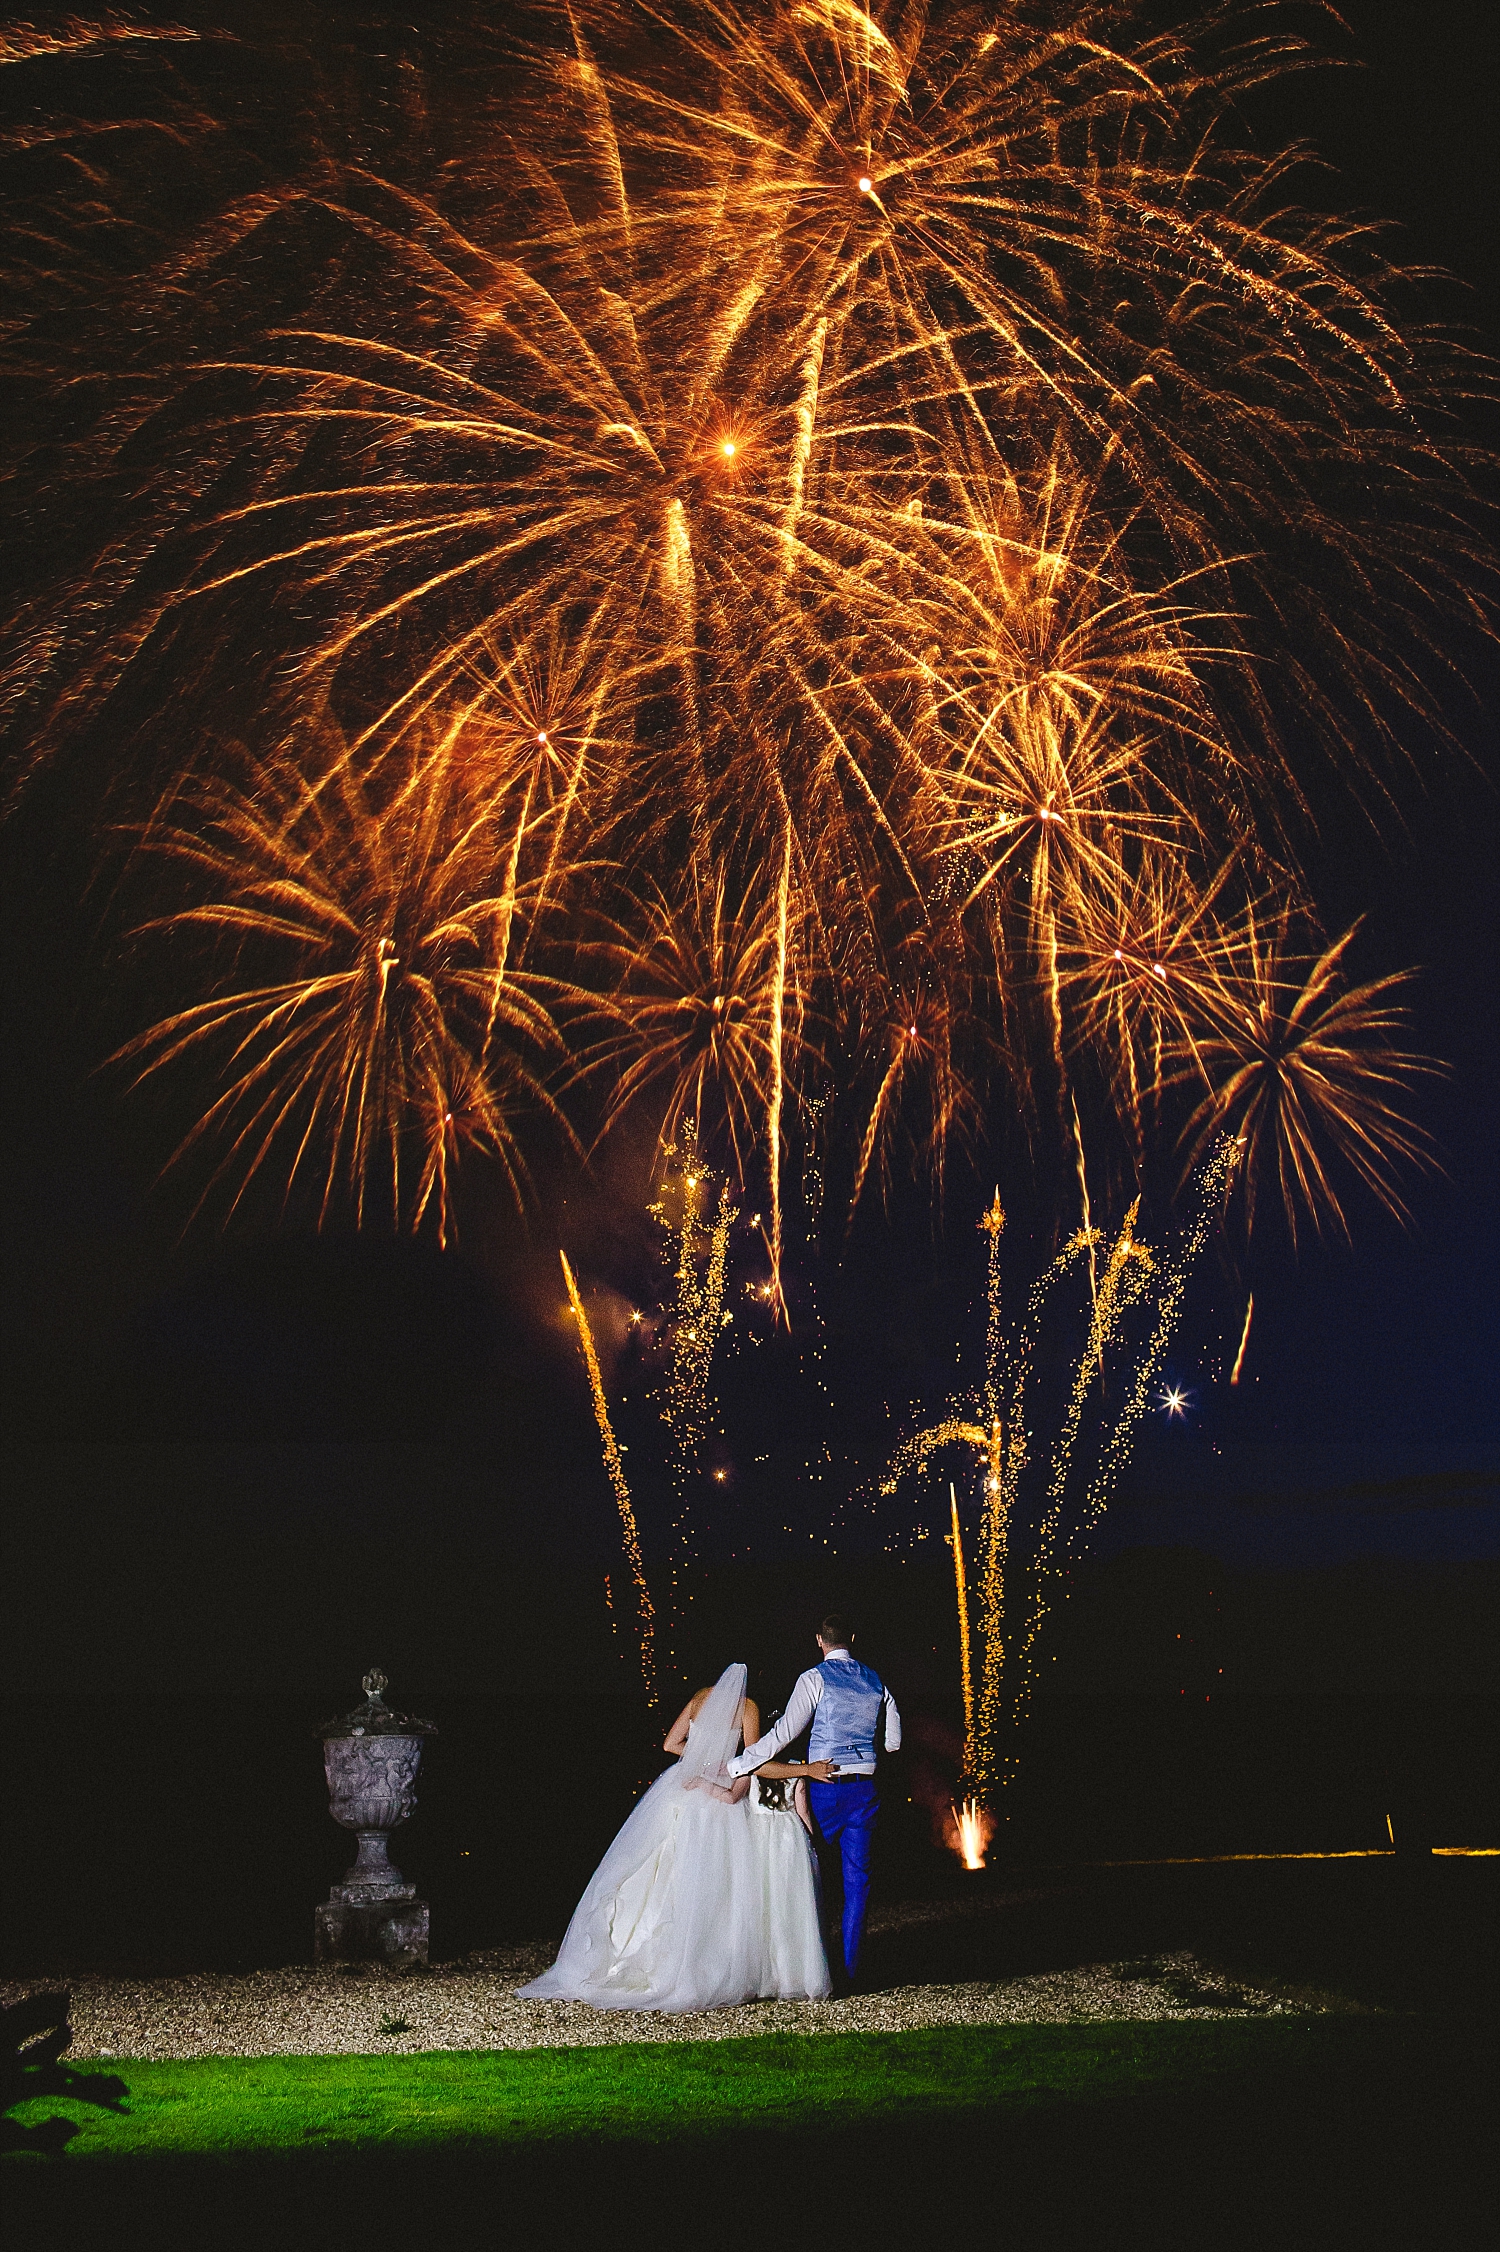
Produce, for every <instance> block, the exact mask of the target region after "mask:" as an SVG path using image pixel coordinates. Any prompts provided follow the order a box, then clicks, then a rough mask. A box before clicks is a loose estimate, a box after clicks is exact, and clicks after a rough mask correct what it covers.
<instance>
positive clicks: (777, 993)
mask: <svg viewBox="0 0 1500 2252" xmlns="http://www.w3.org/2000/svg"><path fill="white" fill-rule="evenodd" d="M791 883H792V824H791V817H790V815H787V816H786V825H785V834H784V841H783V848H782V856H781V882H780V883H779V884H778V886H777V888H776V978H775V982H774V984H773V986H772V988H771V1100H770V1103H769V1104H768V1106H767V1118H766V1143H767V1149H766V1156H767V1161H768V1163H769V1165H770V1168H771V1294H772V1303H773V1304H774V1306H775V1309H776V1316H777V1319H778V1320H779V1321H785V1320H786V1318H787V1314H786V1299H785V1297H784V1296H783V1294H782V1288H781V1249H782V1245H781V1103H782V1093H783V1089H784V1085H785V1059H784V1056H783V1044H784V1034H785V1020H786V973H787V955H786V942H787V901H788V897H789V895H790V891H791Z"/></svg>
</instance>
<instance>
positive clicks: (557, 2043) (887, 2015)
mask: <svg viewBox="0 0 1500 2252" xmlns="http://www.w3.org/2000/svg"><path fill="white" fill-rule="evenodd" d="M929 1913H930V1911H927V1910H925V1909H924V1908H923V1907H922V1906H919V1905H915V1904H914V1905H913V1907H912V1908H909V1909H906V1910H903V1909H900V1908H894V1909H887V1910H886V1911H885V1914H884V1916H883V1917H882V1919H881V1921H882V1922H883V1923H884V1924H885V1925H886V1927H887V1928H893V1927H899V1926H900V1925H901V1924H903V1923H909V1922H914V1921H926V1920H927V1918H928V1914H929ZM554 1952H555V1950H554V1948H553V1947H552V1946H550V1945H545V1944H544V1945H534V1946H527V1947H515V1948H508V1949H495V1950H492V1951H490V1952H488V1953H485V1954H478V1955H471V1956H469V1957H467V1958H466V1959H465V1960H464V1961H463V1962H461V1963H446V1964H440V1965H437V1966H435V1967H434V1968H433V1969H432V1970H431V1971H428V1972H426V1973H416V1974H407V1975H402V1974H399V1973H396V1972H391V1971H386V1970H383V1969H378V1968H375V1967H373V1966H369V1967H367V1966H361V1967H360V1968H358V1969H354V1970H336V1969H326V1968H318V1969H314V1968H307V1967H292V1968H289V1969H285V1970H273V1971H255V1972H252V1973H250V1974H248V1975H247V1976H243V1977H230V1976H226V1975H222V1974H218V1973H200V1974H196V1975H192V1976H185V1977H176V1978H104V1977H95V1976H86V1977H80V1978H77V1979H74V1980H73V1981H72V1982H71V1990H72V1995H73V2011H72V2024H73V2044H72V2048H71V2050H70V2052H69V2056H70V2060H71V2059H79V2060H81V2059H84V2058H98V2057H150V2058H162V2059H166V2058H182V2057H199V2056H353V2055H367V2054H369V2053H371V2052H377V2053H378V2052H383V2051H393V2052H398V2053H399V2052H401V2051H415V2050H419V2049H533V2048H576V2047H601V2046H608V2045H610V2044H612V2043H618V2042H622V2041H701V2040H731V2039H735V2038H737V2037H740V2036H743V2035H746V2034H760V2033H871V2032H876V2033H888V2032H904V2031H907V2030H910V2029H912V2028H915V2027H918V2026H938V2025H1047V2024H1051V2025H1056V2024H1070V2023H1078V2022H1080V2021H1083V2022H1087V2021H1094V2022H1111V2021H1115V2022H1118V2021H1120V2020H1127V2019H1143V2018H1156V2019H1161V2018H1179V2019H1185V2018H1213V2017H1247V2016H1264V2015H1268V2014H1272V2015H1289V2014H1292V2013H1293V2012H1298V2013H1301V2012H1308V2011H1315V2012H1323V2011H1327V2010H1335V2009H1343V2008H1347V2007H1349V2005H1348V2004H1347V2003H1344V2002H1342V2001H1340V2000H1339V1999H1338V1998H1337V1997H1334V1996H1331V1995H1324V1994H1314V1993H1309V1992H1305V1991H1301V1990H1299V1991H1297V1992H1295V1993H1292V1992H1290V1991H1288V1992H1283V1993H1272V1992H1270V1991H1267V1990H1263V1989H1257V1988H1251V1987H1247V1986H1245V1985H1244V1984H1243V1982H1231V1981H1229V1980H1228V1979H1227V1978H1226V1977H1225V1976H1224V1975H1223V1974H1222V1973H1221V1972H1219V1971H1217V1970H1215V1969H1212V1968H1210V1967H1209V1966H1207V1965H1205V1964H1203V1963H1200V1962H1198V1961H1196V1960H1195V1959H1194V1958H1193V1957H1192V1956H1191V1955H1188V1954H1174V1955H1165V1956H1159V1957H1156V1958H1153V1968H1154V1971H1155V1975H1154V1976H1151V1975H1146V1976H1143V1975H1140V1967H1139V1966H1138V1965H1136V1964H1126V1965H1122V1964H1108V1963H1093V1964H1088V1965H1085V1966H1083V1967H1080V1968H1078V1969H1074V1970H1064V1971H1054V1972H1050V1973H1048V1974H1046V1975H1045V1976H1039V1977H1032V1978H1013V1979H1003V1980H998V1981H979V1980H975V1981H972V1982H965V1983H961V1984H956V1985H942V1986H937V1985H933V1986H894V1987H889V1988H887V1989H885V1990H884V1991H882V1992H879V1993H868V1994H856V1995H853V1996H850V1997H848V1998H846V1999H843V2000H837V2001H829V2002H750V2003H746V2004H743V2005H741V2006H740V2007H738V2008H735V2009H726V2010H710V2011H705V2012H703V2013H702V2014H694V2015H680V2016H669V2015H667V2014H665V2013H664V2012H660V2011H635V2010H630V2011H618V2012H616V2011H602V2010H593V2009H590V2008H588V2007H587V2006H586V2005H585V2004H583V2003H577V2002H522V2001H518V2000H517V1998H516V1995H515V1991H514V1990H515V1988H516V1987H517V1986H519V1985H523V1984H524V1983H525V1982H526V1980H528V1979H530V1978H534V1977H535V1976H536V1974H537V1972H538V1971H539V1970H542V1969H544V1968H545V1966H546V1965H547V1964H548V1963H549V1962H550V1961H551V1960H552V1956H553V1953H554ZM49 1983H60V1982H49V1981H46V1980H42V1979H29V1980H25V1981H11V1982H9V1983H5V1984H0V1999H3V2000H4V2001H6V2002H14V2001H18V2000H19V1999H20V1998H21V1997H22V1995H24V1994H28V1993H35V1992H38V1991H42V1990H45V1989H46V1988H47V1986H48V1985H49ZM1173 1987H1175V1988H1176V1990H1177V1991H1178V1992H1179V1993H1181V1992H1183V1991H1184V1990H1185V1989H1192V1990H1194V1991H1193V1995H1192V1999H1191V2001H1189V2002H1186V2003H1184V2002H1181V2001H1174V2000H1173V1999H1172V1994H1171V1991H1170V1989H1171V1988H1173ZM402 2020H404V2021H405V2024H404V2027H403V2029H402V2030H400V2031H399V2032H398V2031H394V2030H393V2031H389V2032H383V2031H382V2030H381V2028H382V2024H385V2025H387V2026H394V2025H396V2024H399V2023H400V2022H401V2021H402Z"/></svg>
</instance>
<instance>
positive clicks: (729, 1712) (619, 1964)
mask: <svg viewBox="0 0 1500 2252" xmlns="http://www.w3.org/2000/svg"><path fill="white" fill-rule="evenodd" d="M817 1639H818V1647H819V1649H820V1650H821V1652H822V1654H823V1655H822V1663H821V1664H820V1665H816V1666H813V1667H811V1668H810V1669H809V1671H808V1672H806V1673H804V1674H803V1675H802V1676H801V1678H800V1679H799V1681H798V1683H797V1686H796V1688H795V1689H794V1690H793V1691H792V1695H791V1701H790V1703H789V1704H788V1706H787V1708H786V1711H785V1712H784V1713H783V1715H782V1717H781V1718H780V1720H778V1721H777V1722H776V1723H775V1725H774V1726H773V1727H772V1728H770V1729H769V1730H768V1731H767V1733H766V1734H765V1735H761V1733H760V1714H759V1712H758V1711H757V1709H756V1707H755V1704H754V1702H753V1701H752V1700H751V1699H750V1698H748V1697H747V1696H746V1695H745V1668H744V1667H743V1666H742V1665H733V1666H730V1667H729V1669H728V1670H727V1672H725V1673H724V1674H723V1675H722V1676H721V1677H720V1679H719V1680H718V1681H717V1682H716V1683H715V1684H714V1686H713V1688H712V1689H700V1690H699V1691H698V1694H697V1695H696V1696H695V1697H694V1698H692V1699H691V1701H690V1702H689V1703H688V1704H687V1705H686V1706H684V1708H683V1710H682V1712H681V1713H680V1714H679V1715H678V1717H677V1719H676V1720H675V1721H674V1723H673V1725H672V1729H671V1732H670V1734H669V1735H668V1737H667V1740H666V1743H665V1746H664V1747H663V1748H664V1749H665V1750H667V1751H669V1752H673V1753H675V1754H676V1755H677V1765H676V1766H675V1767H670V1768H668V1770H667V1772H666V1774H665V1775H661V1776H658V1778H657V1780H656V1781H655V1782H654V1783H653V1784H652V1786H651V1788H650V1790H649V1791H647V1793H646V1795H645V1797H644V1798H643V1799H642V1800H641V1801H640V1803H639V1805H638V1806H636V1808H635V1809H634V1811H633V1812H632V1813H631V1815H630V1817H629V1819H628V1820H627V1821H626V1823H625V1826H624V1828H623V1829H622V1830H621V1831H620V1832H619V1834H618V1836H617V1837H616V1838H615V1841H614V1843H613V1844H612V1845H611V1847H610V1848H609V1851H608V1852H607V1853H606V1854H605V1856H604V1859H603V1860H602V1861H601V1862H600V1864H599V1866H598V1868H597V1869H596V1870H595V1871H594V1874H593V1876H592V1878H591V1879H590V1881H589V1885H588V1888H587V1890H586V1891H585V1893H584V1895H583V1898H582V1899H581V1900H580V1901H579V1903H578V1906H577V1908H576V1910H575V1911H574V1915H573V1921H572V1922H571V1923H570V1924H569V1926H568V1929H567V1933H566V1936H565V1937H564V1939H563V1943H562V1949H561V1952H560V1953H559V1955H558V1958H557V1961H556V1962H555V1963H554V1964H553V1966H552V1968H551V1970H549V1971H544V1972H543V1974H542V1976H541V1977H540V1978H538V1979H535V1980H533V1982H532V1983H531V1985H529V1986H523V1987H522V1988H521V1989H520V1991H521V1993H522V1994H523V1995H526V1996H528V1997H537V1998H539V1999H541V2000H544V2001H571V2002H592V2003H593V2005H594V2007H595V2008H596V2009H601V2010H712V2009H724V2008H726V2007H728V2006H729V2005H730V2004H732V2003H735V2002H749V2001H754V2000H756V1999H758V1998H760V1997H773V1996H774V1997H776V1998H778V1999H781V2000H803V1999H813V2000H816V1999H818V1998H819V1997H821V1996H823V1995H825V1994H828V1993H830V1992H831V1991H832V1990H833V1986H834V1984H835V1982H837V1983H838V1984H839V1985H841V1986H843V1985H847V1984H848V1983H849V1982H851V1981H852V1980H853V1978H854V1976H855V1973H856V1971H857V1969H858V1966H859V1954H860V1944H861V1941H862V1940H863V1938H864V1928H865V1903H866V1900H867V1898H868V1895H869V1890H870V1852H871V1845H872V1843H873V1838H874V1830H875V1817H876V1814H877V1811H878V1809H879V1796H878V1793H877V1791H876V1786H875V1756H876V1745H877V1740H878V1739H879V1738H880V1736H881V1734H882V1731H883V1734H884V1741H885V1748H886V1750H887V1751H895V1750H896V1749H897V1748H898V1747H899V1745H900V1742H901V1716H900V1714H899V1713H898V1712H897V1710H896V1701H895V1699H894V1698H893V1697H892V1695H891V1693H890V1691H889V1689H887V1688H886V1686H885V1684H884V1682H883V1681H882V1680H881V1679H880V1677H879V1675H878V1674H875V1673H872V1672H871V1670H870V1668H869V1667H868V1666H864V1665H861V1664H859V1662H858V1660H857V1659H855V1658H854V1657H852V1656H851V1655H850V1648H849V1645H850V1643H851V1642H852V1641H853V1639H854V1637H853V1630H852V1629H851V1627H850V1625H849V1623H848V1621H847V1620H846V1619H844V1618H842V1617H840V1616H838V1615H837V1614H834V1615H832V1616H830V1617H828V1618H826V1619H825V1620H824V1621H823V1624H822V1626H821V1627H820V1628H819V1629H818V1637H817ZM809 1725H810V1727H811V1735H810V1738H809V1742H808V1756H807V1759H806V1760H805V1761H798V1760H784V1759H782V1758H781V1757H780V1754H781V1753H782V1752H783V1751H784V1750H785V1749H786V1747H787V1745H788V1744H792V1743H795V1741H796V1740H797V1738H798V1737H799V1736H800V1735H801V1734H802V1733H803V1731H804V1730H805V1729H807V1728H808V1727H809ZM741 1747H743V1748H741ZM819 1842H821V1843H822V1844H823V1845H825V1846H826V1847H827V1848H828V1849H829V1850H830V1852H831V1851H832V1850H833V1849H835V1848H836V1849H837V1851H838V1856H839V1860H840V1863H841V1865H842V1871H843V1880H844V1882H843V1894H844V1898H843V1914H842V1920H841V1924H840V1927H839V1930H838V1931H837V1933H830V1947H829V1948H828V1949H827V1950H825V1947H824V1941H823V1926H822V1917H821V1914H820V1897H819V1885H818V1857H817V1852H816V1845H817V1843H819ZM830 1953H831V1954H832V1956H833V1973H834V1975H833V1976H832V1977H830V1971H829V1955H830Z"/></svg>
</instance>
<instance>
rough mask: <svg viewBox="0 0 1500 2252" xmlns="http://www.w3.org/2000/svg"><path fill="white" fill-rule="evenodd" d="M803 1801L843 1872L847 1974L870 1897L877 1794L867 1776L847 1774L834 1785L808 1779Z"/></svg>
mask: <svg viewBox="0 0 1500 2252" xmlns="http://www.w3.org/2000/svg"><path fill="white" fill-rule="evenodd" d="M807 1797H808V1803H809V1805H810V1807H811V1809H812V1818H813V1820H814V1821H815V1822H816V1823H817V1825H818V1834H819V1836H820V1837H822V1839H823V1840H824V1842H825V1843H826V1844H828V1845H837V1847H838V1849H839V1860H840V1861H841V1863H842V1864H843V1871H844V1919H843V1929H842V1931H841V1933H840V1938H841V1940H842V1943H843V1949H844V1970H845V1973H846V1975H847V1976H848V1977H850V1978H852V1977H853V1976H854V1973H855V1971H856V1970H857V1969H858V1967H859V1954H860V1949H861V1947H862V1946H863V1945H864V1937H865V1908H866V1905H867V1903H868V1901H869V1897H870V1860H871V1848H872V1847H873V1845H874V1841H875V1817H876V1815H877V1814H878V1813H879V1812H880V1793H879V1792H878V1791H877V1790H876V1788H875V1778H874V1776H873V1775H850V1776H848V1777H846V1778H845V1780H844V1781H843V1782H840V1783H809V1784H808V1786H807Z"/></svg>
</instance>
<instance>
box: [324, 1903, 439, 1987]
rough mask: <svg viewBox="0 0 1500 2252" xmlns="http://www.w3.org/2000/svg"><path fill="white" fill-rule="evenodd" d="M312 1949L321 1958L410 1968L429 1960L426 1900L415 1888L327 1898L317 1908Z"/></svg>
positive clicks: (397, 1968)
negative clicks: (370, 1896) (391, 1896)
mask: <svg viewBox="0 0 1500 2252" xmlns="http://www.w3.org/2000/svg"><path fill="white" fill-rule="evenodd" d="M333 1889H334V1891H335V1893H337V1892H338V1891H339V1889H340V1888H339V1886H337V1885H335V1886H334V1888H333ZM313 1953H314V1955H315V1957H316V1959H317V1960H318V1961H319V1962H320V1963H389V1965H390V1966H391V1968H392V1970H410V1969H411V1968H412V1966H413V1965H414V1964H416V1963H425V1962H426V1960H427V1903H426V1901H425V1900H418V1899H417V1898H416V1896H415V1893H413V1895H412V1897H411V1898H410V1899H408V1900H337V1899H335V1900H325V1901H323V1903H322V1904H321V1906H319V1907H317V1908H315V1909H314V1910H313Z"/></svg>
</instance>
